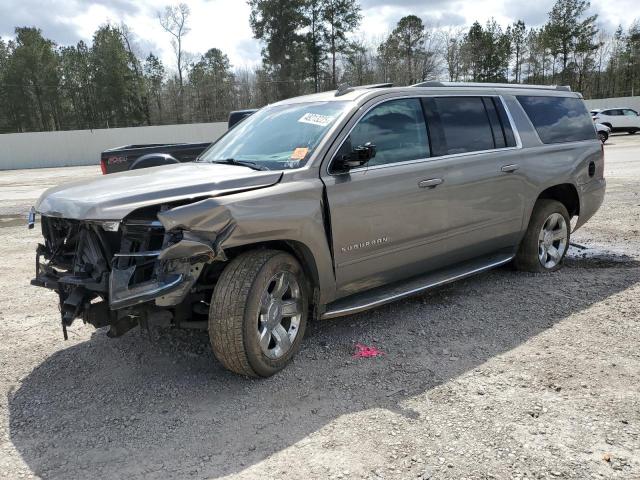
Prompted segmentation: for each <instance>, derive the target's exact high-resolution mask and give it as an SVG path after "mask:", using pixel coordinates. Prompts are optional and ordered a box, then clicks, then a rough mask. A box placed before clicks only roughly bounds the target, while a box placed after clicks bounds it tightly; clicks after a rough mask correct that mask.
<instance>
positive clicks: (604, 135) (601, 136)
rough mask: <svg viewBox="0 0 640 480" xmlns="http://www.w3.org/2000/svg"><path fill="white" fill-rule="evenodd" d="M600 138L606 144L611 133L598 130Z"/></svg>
mask: <svg viewBox="0 0 640 480" xmlns="http://www.w3.org/2000/svg"><path fill="white" fill-rule="evenodd" d="M598 138H599V139H600V141H601V142H602V143H603V144H604V142H606V141H607V140H608V139H609V134H608V133H607V132H598Z"/></svg>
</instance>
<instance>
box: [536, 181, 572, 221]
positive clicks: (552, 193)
mask: <svg viewBox="0 0 640 480" xmlns="http://www.w3.org/2000/svg"><path fill="white" fill-rule="evenodd" d="M538 198H539V199H540V198H547V199H550V200H557V201H558V202H560V203H562V204H563V205H564V206H565V207H566V209H567V212H569V216H571V217H573V216H574V215H579V214H580V197H578V191H577V190H576V187H574V186H573V185H571V184H570V183H563V184H561V185H554V186H553V187H549V188H547V189H546V190H544V191H543V192H542V193H541V194H540V195H538Z"/></svg>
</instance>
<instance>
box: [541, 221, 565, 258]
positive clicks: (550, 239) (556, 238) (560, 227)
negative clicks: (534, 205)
mask: <svg viewBox="0 0 640 480" xmlns="http://www.w3.org/2000/svg"><path fill="white" fill-rule="evenodd" d="M567 236H568V235H567V222H566V220H565V219H564V217H563V216H562V215H560V214H559V213H552V214H551V215H549V217H548V218H547V219H546V220H545V222H544V224H542V229H541V230H540V235H539V237H538V258H539V259H540V263H541V264H542V266H543V267H544V268H548V269H551V268H553V267H555V266H556V265H558V263H560V260H561V259H562V254H563V253H564V251H565V249H566V248H567Z"/></svg>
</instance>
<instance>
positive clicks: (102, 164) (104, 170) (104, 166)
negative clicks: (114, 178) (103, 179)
mask: <svg viewBox="0 0 640 480" xmlns="http://www.w3.org/2000/svg"><path fill="white" fill-rule="evenodd" d="M100 170H102V174H103V175H106V174H107V161H106V160H105V159H104V158H101V159H100Z"/></svg>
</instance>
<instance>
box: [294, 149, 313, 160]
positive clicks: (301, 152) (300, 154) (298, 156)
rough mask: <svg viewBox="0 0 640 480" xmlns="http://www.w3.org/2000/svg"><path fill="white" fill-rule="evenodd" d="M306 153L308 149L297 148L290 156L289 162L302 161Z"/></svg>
mask: <svg viewBox="0 0 640 480" xmlns="http://www.w3.org/2000/svg"><path fill="white" fill-rule="evenodd" d="M307 153H309V149H308V148H307V147H298V148H296V149H295V150H294V151H293V153H292V154H291V160H304V157H306V156H307Z"/></svg>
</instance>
